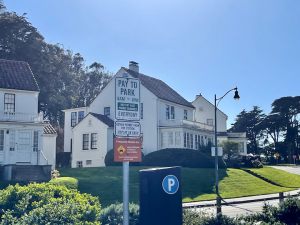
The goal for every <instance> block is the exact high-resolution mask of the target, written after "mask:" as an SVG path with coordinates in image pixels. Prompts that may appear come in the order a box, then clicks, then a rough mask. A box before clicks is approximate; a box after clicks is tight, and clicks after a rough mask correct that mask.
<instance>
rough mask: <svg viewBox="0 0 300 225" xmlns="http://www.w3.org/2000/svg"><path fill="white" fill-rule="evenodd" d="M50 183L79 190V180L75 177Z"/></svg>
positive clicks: (57, 179) (59, 178)
mask: <svg viewBox="0 0 300 225" xmlns="http://www.w3.org/2000/svg"><path fill="white" fill-rule="evenodd" d="M49 183H52V184H56V185H63V186H65V187H67V188H71V189H78V180H77V179H76V178H73V177H58V178H54V179H52V180H50V181H49Z"/></svg>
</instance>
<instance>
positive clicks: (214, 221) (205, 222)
mask: <svg viewBox="0 0 300 225" xmlns="http://www.w3.org/2000/svg"><path fill="white" fill-rule="evenodd" d="M238 224H239V223H238V221H237V220H235V219H232V218H229V217H228V216H223V215H219V216H218V217H217V218H216V217H215V216H213V215H207V214H205V213H199V212H197V211H194V210H190V209H187V210H184V211H183V225H238Z"/></svg>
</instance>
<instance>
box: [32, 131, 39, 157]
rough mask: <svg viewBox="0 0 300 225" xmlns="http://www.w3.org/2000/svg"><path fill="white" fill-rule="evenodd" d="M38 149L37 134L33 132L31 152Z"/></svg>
mask: <svg viewBox="0 0 300 225" xmlns="http://www.w3.org/2000/svg"><path fill="white" fill-rule="evenodd" d="M38 147H39V132H38V131H34V132H33V151H34V152H37V151H38Z"/></svg>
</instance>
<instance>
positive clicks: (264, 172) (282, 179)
mask: <svg viewBox="0 0 300 225" xmlns="http://www.w3.org/2000/svg"><path fill="white" fill-rule="evenodd" d="M250 170H251V171H252V172H254V173H256V174H258V175H260V176H262V177H264V178H266V179H268V180H271V181H273V182H274V183H275V184H277V185H279V186H283V187H291V188H299V187H300V176H299V175H296V174H291V173H287V172H285V171H282V170H278V169H275V168H271V167H264V168H261V169H250Z"/></svg>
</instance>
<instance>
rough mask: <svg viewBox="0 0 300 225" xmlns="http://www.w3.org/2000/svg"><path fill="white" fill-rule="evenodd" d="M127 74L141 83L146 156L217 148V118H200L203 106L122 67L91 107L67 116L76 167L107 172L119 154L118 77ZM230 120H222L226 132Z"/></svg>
mask: <svg viewBox="0 0 300 225" xmlns="http://www.w3.org/2000/svg"><path fill="white" fill-rule="evenodd" d="M124 73H126V75H127V76H128V77H132V78H137V79H139V80H140V82H141V87H140V99H141V101H140V115H141V116H140V118H141V120H140V123H141V132H142V134H143V145H142V148H143V153H144V154H148V153H150V152H153V151H156V150H159V149H164V148H191V149H199V148H200V146H201V145H207V144H208V143H209V142H211V143H213V140H214V127H213V124H211V121H209V120H208V119H209V118H211V117H212V115H213V113H212V114H210V113H208V114H205V115H201V114H200V115H199V113H197V112H195V107H197V104H198V103H197V101H195V102H193V104H192V103H190V102H188V101H187V100H185V99H184V98H183V97H182V96H181V95H179V94H178V93H177V92H176V91H174V90H173V89H172V88H171V87H169V86H168V85H167V84H166V83H164V82H163V81H161V80H159V79H156V78H153V77H150V76H146V75H144V74H142V73H139V67H138V64H137V63H135V62H130V64H129V69H127V68H124V67H122V68H121V69H120V70H119V71H118V72H117V73H116V75H115V76H114V77H113V78H112V79H111V81H110V82H109V83H108V85H107V86H106V87H105V88H104V89H103V90H102V91H101V93H100V94H99V95H98V96H97V97H96V98H95V100H94V101H93V102H92V103H91V104H90V105H89V106H88V107H82V108H73V109H66V110H64V113H65V127H64V151H65V152H72V154H71V155H72V158H71V165H72V167H95V166H104V157H105V154H106V153H107V151H109V150H110V149H112V148H113V147H112V146H113V144H112V143H113V122H114V120H115V118H114V117H115V77H116V76H121V75H123V74H124ZM199 112H200V111H199ZM224 115H225V114H224ZM224 115H220V116H219V117H220V119H222V120H224V123H225V126H224V127H222V129H223V128H224V129H225V131H226V119H227V116H226V115H225V116H224ZM206 117H207V118H206ZM97 118H98V119H97ZM99 118H102V119H99ZM108 121H109V122H108ZM219 123H220V126H221V125H222V124H224V123H223V122H219ZM77 124H78V125H77ZM92 146H94V147H92Z"/></svg>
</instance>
